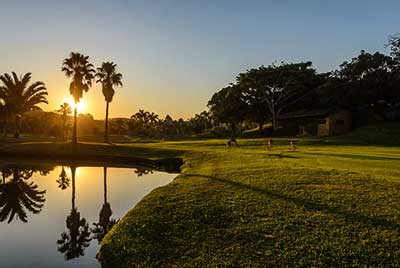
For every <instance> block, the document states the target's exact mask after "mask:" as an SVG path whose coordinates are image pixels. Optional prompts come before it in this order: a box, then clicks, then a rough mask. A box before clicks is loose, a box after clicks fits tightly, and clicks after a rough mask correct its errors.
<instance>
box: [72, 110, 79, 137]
mask: <svg viewBox="0 0 400 268" xmlns="http://www.w3.org/2000/svg"><path fill="white" fill-rule="evenodd" d="M77 117H78V104H77V103H75V109H74V129H73V131H72V143H73V144H76V143H78V135H77V131H76V124H77Z"/></svg>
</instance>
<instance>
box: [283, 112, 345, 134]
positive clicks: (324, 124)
mask: <svg viewBox="0 0 400 268" xmlns="http://www.w3.org/2000/svg"><path fill="white" fill-rule="evenodd" d="M351 119H352V118H351V113H350V112H349V111H348V110H336V111H331V110H309V111H306V110H303V111H297V112H292V113H287V114H283V115H281V116H280V117H279V120H278V121H279V125H280V127H281V128H283V129H285V131H284V132H285V133H288V134H289V133H290V135H296V136H318V137H326V136H332V135H340V134H345V133H347V132H350V130H351V123H352V122H351V121H352V120H351Z"/></svg>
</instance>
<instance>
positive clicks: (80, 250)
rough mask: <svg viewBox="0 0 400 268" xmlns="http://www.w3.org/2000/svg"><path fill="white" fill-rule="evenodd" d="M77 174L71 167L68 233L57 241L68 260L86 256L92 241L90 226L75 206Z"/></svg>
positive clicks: (58, 248)
mask: <svg viewBox="0 0 400 268" xmlns="http://www.w3.org/2000/svg"><path fill="white" fill-rule="evenodd" d="M75 173H76V168H75V167H71V177H72V209H71V213H70V215H69V216H68V217H67V220H66V226H67V229H68V232H63V233H62V234H61V238H60V239H58V240H57V250H58V251H59V252H61V253H63V254H64V258H65V259H66V260H71V259H74V258H78V257H80V256H84V255H85V248H87V247H88V246H89V245H90V241H91V238H90V231H89V224H88V223H87V221H86V219H85V218H81V214H80V213H79V212H78V208H77V207H76V206H75Z"/></svg>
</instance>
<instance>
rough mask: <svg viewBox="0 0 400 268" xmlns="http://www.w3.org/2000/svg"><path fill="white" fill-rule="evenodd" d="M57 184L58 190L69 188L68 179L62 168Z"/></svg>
mask: <svg viewBox="0 0 400 268" xmlns="http://www.w3.org/2000/svg"><path fill="white" fill-rule="evenodd" d="M57 183H58V188H61V190H65V189H67V188H68V187H69V183H70V179H69V177H68V175H67V172H66V171H65V169H64V167H62V169H61V173H60V175H59V176H58V179H57Z"/></svg>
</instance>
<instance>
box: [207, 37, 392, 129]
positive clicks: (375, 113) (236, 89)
mask: <svg viewBox="0 0 400 268" xmlns="http://www.w3.org/2000/svg"><path fill="white" fill-rule="evenodd" d="M388 47H390V51H391V53H390V55H385V54H382V53H379V52H376V53H374V54H371V53H367V52H365V51H361V53H360V54H359V55H358V56H357V57H354V58H353V59H351V60H350V61H345V62H343V63H342V64H341V65H340V66H339V69H338V70H335V71H332V72H328V73H318V72H317V71H316V70H315V69H314V68H313V66H312V63H311V62H300V63H284V62H282V63H281V64H271V65H269V66H261V67H259V68H254V69H250V70H247V71H246V72H244V73H240V74H239V75H238V76H237V77H236V80H235V82H234V83H232V84H230V85H229V86H227V87H225V88H222V89H221V90H220V91H218V92H217V93H215V94H214V95H213V96H212V98H211V100H210V101H209V102H208V107H209V109H210V114H211V117H212V118H214V120H215V122H218V123H223V124H226V125H227V126H229V128H230V129H231V132H232V135H233V136H235V135H236V129H237V126H238V125H239V124H242V123H243V122H254V123H256V124H257V125H258V126H259V129H260V132H262V131H263V125H264V124H265V123H266V122H271V124H272V129H273V130H276V128H277V121H278V120H279V117H280V116H281V115H282V114H285V113H289V112H296V111H301V110H312V109H331V110H336V109H347V110H349V111H351V112H352V114H353V121H354V123H355V125H363V124H367V123H368V122H369V120H370V118H371V117H374V118H375V119H379V120H399V119H400V36H398V35H396V36H392V37H390V39H389V44H388Z"/></svg>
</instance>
